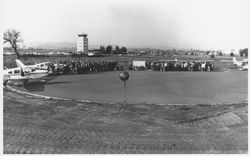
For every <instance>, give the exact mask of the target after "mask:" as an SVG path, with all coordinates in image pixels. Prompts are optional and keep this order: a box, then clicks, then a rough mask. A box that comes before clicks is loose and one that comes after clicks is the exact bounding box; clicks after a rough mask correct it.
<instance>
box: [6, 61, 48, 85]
mask: <svg viewBox="0 0 250 156" xmlns="http://www.w3.org/2000/svg"><path fill="white" fill-rule="evenodd" d="M15 61H16V64H17V66H18V67H17V68H12V69H5V70H4V75H3V82H4V86H6V85H7V83H8V82H9V81H14V82H15V81H19V82H20V81H21V82H23V83H22V84H26V83H28V82H30V81H32V80H39V79H41V78H44V77H46V76H48V74H49V70H45V69H42V70H41V69H35V68H32V67H30V66H26V65H24V64H23V63H22V62H21V61H20V60H19V59H16V60H15ZM14 84H16V85H18V86H20V84H18V83H14Z"/></svg>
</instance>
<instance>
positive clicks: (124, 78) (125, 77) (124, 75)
mask: <svg viewBox="0 0 250 156" xmlns="http://www.w3.org/2000/svg"><path fill="white" fill-rule="evenodd" d="M119 77H120V79H121V80H122V81H127V80H128V78H129V74H128V72H127V71H122V72H121V73H120V74H119Z"/></svg>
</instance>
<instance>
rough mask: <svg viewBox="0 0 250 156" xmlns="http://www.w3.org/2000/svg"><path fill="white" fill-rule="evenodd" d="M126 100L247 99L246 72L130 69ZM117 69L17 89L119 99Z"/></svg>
mask: <svg viewBox="0 0 250 156" xmlns="http://www.w3.org/2000/svg"><path fill="white" fill-rule="evenodd" d="M129 73H130V78H129V80H128V82H127V102H128V103H131V104H136V103H148V104H153V103H156V104H207V103H231V102H240V101H246V100H247V72H240V71H239V72H236V71H235V72H149V71H130V72H129ZM118 75H119V72H104V73H93V74H83V75H62V76H57V77H51V80H49V81H48V82H31V83H29V84H27V85H25V87H15V88H17V89H20V90H23V91H27V92H32V93H36V94H41V95H47V96H55V97H63V98H72V99H77V100H91V101H100V102H115V103H117V102H121V101H122V99H123V83H122V82H121V80H120V79H119V77H118Z"/></svg>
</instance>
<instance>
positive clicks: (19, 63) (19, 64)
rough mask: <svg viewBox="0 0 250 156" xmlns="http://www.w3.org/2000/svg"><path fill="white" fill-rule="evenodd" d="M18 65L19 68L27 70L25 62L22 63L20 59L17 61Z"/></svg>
mask: <svg viewBox="0 0 250 156" xmlns="http://www.w3.org/2000/svg"><path fill="white" fill-rule="evenodd" d="M15 61H16V64H17V66H18V67H19V68H22V69H25V68H26V66H25V65H24V64H23V62H21V61H20V60H19V59H16V60H15Z"/></svg>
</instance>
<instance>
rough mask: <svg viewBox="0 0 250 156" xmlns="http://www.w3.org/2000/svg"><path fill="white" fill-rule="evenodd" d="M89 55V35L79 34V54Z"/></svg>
mask: <svg viewBox="0 0 250 156" xmlns="http://www.w3.org/2000/svg"><path fill="white" fill-rule="evenodd" d="M81 53H85V54H87V53H88V38H87V34H78V39H77V54H81Z"/></svg>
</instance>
